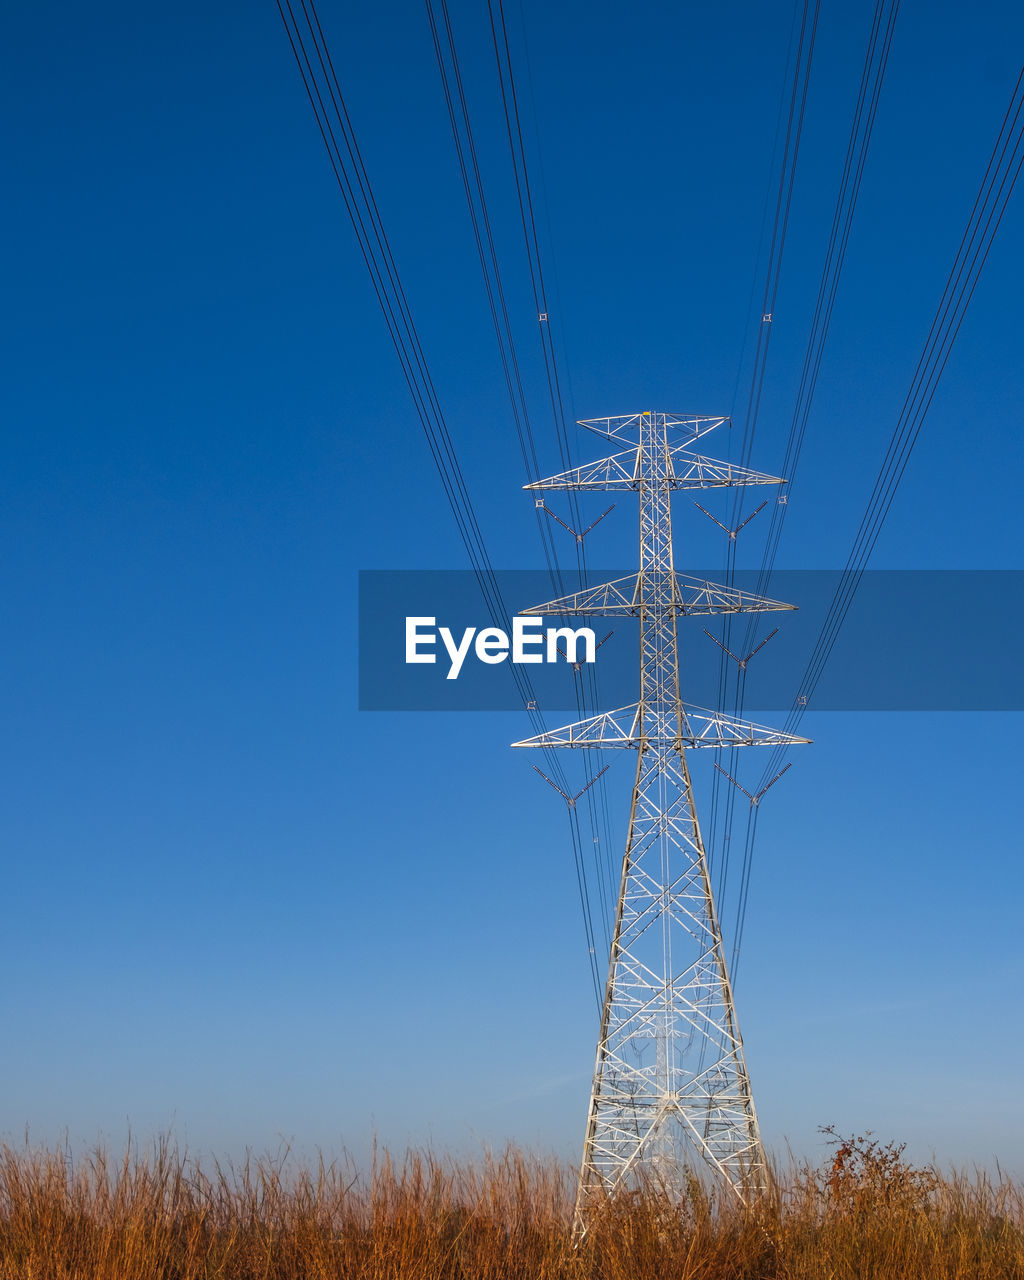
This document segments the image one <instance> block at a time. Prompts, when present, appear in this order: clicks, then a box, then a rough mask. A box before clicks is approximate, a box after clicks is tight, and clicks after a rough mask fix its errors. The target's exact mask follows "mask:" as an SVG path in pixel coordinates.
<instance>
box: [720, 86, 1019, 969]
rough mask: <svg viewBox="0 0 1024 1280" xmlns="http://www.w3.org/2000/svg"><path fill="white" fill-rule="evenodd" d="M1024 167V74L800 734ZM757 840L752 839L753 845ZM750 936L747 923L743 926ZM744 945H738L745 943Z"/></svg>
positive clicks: (852, 558)
mask: <svg viewBox="0 0 1024 1280" xmlns="http://www.w3.org/2000/svg"><path fill="white" fill-rule="evenodd" d="M1022 164H1024V68H1022V69H1021V73H1020V75H1019V76H1018V78H1017V82H1016V84H1015V86H1014V89H1013V93H1012V94H1011V96H1010V103H1009V106H1008V107H1007V109H1006V113H1005V115H1004V117H1003V121H1002V124H1001V126H1000V129H999V133H998V135H997V137H996V142H995V146H994V147H993V150H992V154H991V156H990V157H989V161H988V164H987V166H986V168H985V173H984V175H983V177H982V180H981V184H980V186H979V189H978V193H977V195H976V196H975V200H974V204H973V206H972V208H971V213H970V216H969V217H968V220H967V225H966V227H965V229H964V232H963V235H962V236H961V239H960V245H959V247H958V249H957V253H956V256H955V258H954V260H953V265H952V267H951V268H950V272H949V275H948V277H947V279H946V285H945V288H944V289H943V291H942V296H941V298H940V299H939V304H938V307H937V308H936V311H935V315H934V317H933V319H932V323H931V327H930V328H929V330H928V335H927V337H926V339H925V343H924V347H923V348H922V351H921V355H920V356H919V357H918V361H917V365H916V367H915V369H914V373H913V376H912V378H911V382H910V388H909V390H908V392H907V395H906V398H905V399H904V402H903V407H902V409H901V411H900V414H899V417H898V419H897V422H896V426H895V428H894V429H893V433H892V436H891V437H890V440H889V445H888V448H887V449H886V452H885V456H884V457H883V459H882V464H881V466H880V468H879V471H878V475H877V477H876V479H875V484H874V487H873V489H872V491H871V495H870V497H869V499H868V503H867V506H866V508H865V511H864V515H863V516H862V518H861V522H860V526H859V527H858V530H857V534H856V536H855V538H854V541H853V546H852V548H851V550H850V553H849V556H848V557H847V561H846V566H845V568H844V570H843V573H842V575H841V577H840V582H839V585H838V586H837V588H836V591H835V594H834V595H833V598H832V601H831V603H830V605H829V608H828V612H827V613H826V616H825V620H824V622H823V623H822V626H821V630H820V631H819V633H818V637H817V639H816V641H815V644H814V647H813V648H812V650H811V654H810V656H809V658H808V660H807V665H806V667H805V669H804V673H803V676H802V678H801V681H800V685H799V687H798V689H797V693H796V696H795V698H794V701H793V706H792V708H791V710H790V712H789V715H788V717H787V720H786V729H787V730H788V731H789V732H792V731H793V730H794V729H795V728H796V726H797V725H799V723H800V721H801V720H802V719H803V716H804V713H805V711H806V710H807V708H808V706H809V704H810V701H811V698H812V697H813V695H814V691H815V689H816V688H817V685H818V682H819V680H820V679H821V675H822V672H823V671H824V669H825V665H826V664H827V662H828V660H829V658H830V656H831V654H832V650H833V649H834V648H835V644H836V640H837V638H838V636H839V632H840V630H841V628H842V626H843V623H844V621H845V620H846V616H847V614H848V613H849V610H850V606H851V604H852V603H853V599H854V596H855V595H856V593H857V589H858V587H859V586H860V582H861V579H862V578H863V576H864V571H865V569H866V568H867V564H868V561H869V559H870V557H871V553H872V551H873V550H874V547H875V544H876V542H877V541H878V536H879V534H880V533H881V530H882V526H883V524H884V523H885V519H886V516H887V515H888V513H889V510H890V508H891V507H892V503H893V499H894V498H895V496H896V491H897V489H898V488H899V484H900V481H901V480H902V479H903V475H904V473H905V471H906V468H907V464H908V462H909V461H910V455H911V453H912V451H913V448H914V445H915V444H916V443H917V439H918V436H919V435H920V433H921V428H922V427H923V425H924V420H925V417H926V415H927V413H928V410H929V408H930V406H931V403H932V400H933V398H934V396H935V391H936V389H937V387H938V384H939V379H940V378H941V377H942V373H943V370H944V369H945V367H946V363H947V361H948V360H949V356H950V353H951V351H952V349H953V344H954V343H955V341H956V338H957V335H958V333H959V332H960V326H961V325H962V324H963V320H964V316H965V315H966V314H967V308H968V307H969V305H970V302H971V299H972V297H973V296H974V291H975V289H976V288H977V284H978V281H979V279H980V278H981V272H982V270H983V268H984V266H985V262H986V260H987V258H988V255H989V251H990V250H991V247H992V242H993V240H994V239H995V236H996V233H997V231H998V230H999V225H1000V223H1001V222H1002V219H1003V215H1004V213H1005V212H1006V206H1007V204H1008V203H1009V200H1010V196H1011V195H1012V194H1013V189H1014V186H1015V184H1016V182H1017V178H1018V176H1019V174H1020V170H1021V166H1022ZM785 754H786V751H785V748H782V749H779V748H775V749H773V751H772V753H771V756H770V757H769V759H768V763H767V764H766V766H765V770H764V775H763V778H768V777H770V776H771V774H772V773H773V772H775V771H776V770H777V769H778V767H779V764H780V763H781V762H782V760H784V758H785ZM751 840H752V837H751ZM740 929H741V936H742V919H741V922H740ZM737 945H738V943H737Z"/></svg>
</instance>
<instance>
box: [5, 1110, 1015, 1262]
mask: <svg viewBox="0 0 1024 1280" xmlns="http://www.w3.org/2000/svg"><path fill="white" fill-rule="evenodd" d="M830 1132H831V1131H830ZM831 1136H832V1154H831V1155H830V1157H829V1159H828V1160H827V1161H826V1162H825V1164H824V1165H823V1166H822V1167H821V1168H819V1169H813V1168H809V1167H794V1168H793V1169H792V1170H791V1171H790V1173H789V1175H788V1176H787V1177H786V1178H784V1179H781V1180H779V1182H778V1183H777V1185H776V1188H775V1191H774V1193H773V1196H772V1198H771V1201H770V1203H768V1204H766V1205H764V1206H762V1208H761V1209H760V1210H759V1211H758V1212H756V1213H754V1212H743V1211H742V1210H740V1209H738V1208H737V1207H736V1206H735V1205H733V1204H731V1203H729V1202H728V1201H724V1200H722V1199H721V1198H716V1197H715V1196H714V1195H711V1194H708V1193H707V1192H705V1191H704V1190H702V1189H701V1187H700V1186H699V1185H697V1184H696V1183H694V1184H693V1185H692V1187H691V1189H690V1193H689V1195H688V1197H687V1199H686V1201H685V1203H684V1204H683V1206H682V1207H680V1206H679V1205H678V1204H673V1203H672V1202H671V1201H669V1200H668V1199H666V1198H665V1197H663V1196H661V1195H659V1194H658V1193H657V1192H656V1191H655V1190H653V1189H648V1190H646V1191H638V1192H634V1193H632V1194H630V1195H623V1196H619V1197H617V1198H615V1199H613V1200H610V1201H609V1202H607V1203H606V1204H604V1205H602V1206H601V1207H600V1209H599V1210H598V1211H596V1212H595V1214H594V1216H593V1218H592V1221H591V1225H590V1228H589V1230H588V1232H587V1233H586V1235H585V1237H584V1239H583V1240H582V1242H579V1243H577V1244H574V1241H573V1235H572V1229H571V1208H572V1205H571V1198H572V1189H573V1180H574V1171H573V1170H571V1169H567V1168H565V1167H562V1166H559V1165H557V1164H556V1163H554V1162H552V1161H546V1160H536V1159H532V1158H530V1157H528V1156H526V1155H524V1154H522V1153H521V1152H519V1151H516V1150H512V1149H510V1150H508V1151H506V1152H504V1153H503V1154H502V1155H499V1156H485V1157H484V1158H483V1159H482V1160H481V1161H479V1162H478V1163H477V1164H475V1165H467V1164H458V1163H454V1162H452V1161H449V1160H444V1159H439V1158H437V1157H435V1156H433V1155H430V1154H425V1153H421V1152H413V1153H410V1154H408V1155H406V1156H405V1157H403V1158H402V1159H401V1160H400V1161H395V1160H392V1158H391V1157H390V1156H388V1155H387V1154H386V1153H385V1154H383V1155H381V1156H379V1157H378V1158H377V1159H376V1161H375V1162H374V1166H373V1168H372V1170H371V1171H370V1172H369V1173H368V1174H367V1176H366V1177H365V1178H360V1177H357V1176H356V1175H355V1174H354V1173H353V1171H352V1170H351V1169H349V1168H347V1167H345V1166H340V1165H335V1164H327V1163H325V1162H323V1161H321V1162H320V1163H318V1164H317V1165H316V1166H315V1167H310V1168H293V1167H292V1166H291V1164H290V1163H289V1162H288V1161H287V1160H266V1159H264V1160H249V1161H247V1162H246V1163H244V1164H243V1165H242V1166H241V1167H239V1168H237V1169H235V1168H230V1167H229V1168H219V1167H216V1166H214V1167H213V1169H212V1172H205V1171H203V1170H202V1169H201V1168H200V1167H199V1165H198V1164H197V1163H196V1162H194V1161H192V1160H191V1159H189V1158H188V1157H186V1156H184V1155H182V1154H180V1153H179V1152H178V1151H177V1150H176V1148H175V1147H174V1146H173V1144H172V1143H170V1142H168V1141H162V1142H160V1143H158V1144H156V1145H155V1146H154V1147H153V1148H152V1149H151V1150H149V1151H145V1152H141V1151H138V1150H135V1149H131V1148H130V1149H129V1150H128V1152H127V1153H126V1154H125V1155H124V1156H123V1157H122V1158H121V1159H120V1160H118V1161H116V1162H111V1161H110V1159H109V1158H108V1157H107V1155H106V1154H105V1153H104V1152H102V1151H97V1152H96V1153H94V1154H93V1155H92V1156H90V1157H89V1158H88V1159H86V1160H84V1161H82V1162H78V1163H74V1164H73V1163H72V1162H71V1161H70V1160H69V1158H68V1157H67V1156H66V1154H65V1153H64V1152H61V1151H54V1150H37V1149H32V1148H30V1147H28V1146H26V1147H23V1148H12V1147H7V1146H5V1147H0V1280H150V1278H153V1280H156V1278H157V1277H159V1278H160V1280H199V1278H200V1277H202V1278H203V1280H212V1278H213V1277H222V1278H223V1280H319V1278H320V1277H346V1278H348V1277H351V1278H352V1280H355V1278H356V1277H367V1278H369V1277H373V1278H374V1280H378V1278H379V1280H392V1278H393V1280H399V1278H401V1280H412V1278H416V1280H421V1278H422V1280H449V1278H450V1280H499V1277H500V1278H501V1280H505V1278H506V1277H508V1278H512V1277H515V1278H517V1280H518V1278H519V1277H522V1278H523V1280H526V1278H527V1277H528V1278H529V1280H545V1278H548V1277H550V1278H552V1280H553V1278H554V1277H559V1278H561V1277H564V1278H565V1280H597V1278H600V1280H647V1278H648V1277H650V1278H651V1280H655V1278H656V1280H667V1278H669V1277H671V1278H672V1280H677V1278H678V1280H697V1278H698V1277H699V1278H701V1280H704V1278H706V1280H740V1278H742V1280H812V1278H813V1280H832V1278H835V1280H854V1278H856V1280H868V1278H869V1277H878V1278H879V1280H911V1278H913V1280H917V1278H918V1277H920V1280H946V1278H947V1277H950V1278H951V1277H969V1278H970V1280H997V1278H999V1280H1003V1278H1004V1277H1006V1278H1009V1277H1014V1278H1016V1280H1020V1278H1021V1277H1024V1194H1022V1188H1021V1187H1020V1186H1019V1185H1018V1184H1016V1183H1013V1182H1011V1181H1009V1180H1007V1179H1005V1178H1004V1179H996V1180H994V1179H991V1178H990V1177H988V1176H987V1175H985V1174H984V1173H981V1172H978V1173H975V1174H973V1175H971V1176H969V1177H968V1176H966V1175H952V1176H946V1177H942V1176H940V1175H939V1174H938V1172H937V1171H935V1170H933V1169H914V1168H912V1167H910V1166H909V1165H908V1164H907V1163H906V1162H905V1161H904V1159H903V1151H902V1148H899V1147H894V1146H891V1145H890V1146H886V1147H883V1146H881V1145H880V1144H878V1143H876V1142H872V1141H870V1139H869V1138H867V1137H858V1138H850V1139H840V1138H839V1137H838V1136H836V1135H835V1134H834V1133H833V1134H832V1135H831Z"/></svg>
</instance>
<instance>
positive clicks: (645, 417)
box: [577, 409, 732, 446]
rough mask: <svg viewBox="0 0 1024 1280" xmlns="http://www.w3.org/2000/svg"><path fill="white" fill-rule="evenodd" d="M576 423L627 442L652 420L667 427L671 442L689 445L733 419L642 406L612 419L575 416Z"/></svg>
mask: <svg viewBox="0 0 1024 1280" xmlns="http://www.w3.org/2000/svg"><path fill="white" fill-rule="evenodd" d="M577 422H578V424H579V425H580V426H581V427H586V428H587V430H588V431H593V432H594V433H595V434H597V435H599V436H607V437H608V439H609V440H627V441H629V443H630V444H632V443H633V442H634V441H636V440H638V439H639V436H640V430H641V427H642V426H650V425H651V424H652V423H653V424H654V425H656V426H659V427H665V428H668V430H669V431H671V432H672V435H673V437H674V440H673V443H675V444H678V445H683V446H685V445H687V444H691V443H692V442H693V441H694V440H699V439H700V437H701V436H706V435H707V434H708V432H709V431H714V430H715V428H716V427H720V426H722V425H723V424H725V425H728V426H732V419H731V418H727V417H720V416H717V417H716V416H712V415H709V414H698V413H662V412H660V411H658V410H656V409H644V410H643V412H642V413H622V414H619V415H618V416H617V417H614V418H578V419H577Z"/></svg>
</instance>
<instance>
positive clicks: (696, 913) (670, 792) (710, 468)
mask: <svg viewBox="0 0 1024 1280" xmlns="http://www.w3.org/2000/svg"><path fill="white" fill-rule="evenodd" d="M727 421H728V419H726V418H712V417H692V416H677V415H675V414H670V413H654V412H647V413H639V414H632V415H627V416H623V417H617V418H600V419H592V420H589V421H583V422H581V423H580V425H581V426H584V427H587V428H588V429H590V430H591V431H595V432H597V433H598V434H599V435H603V436H606V437H609V438H611V439H612V440H616V441H625V442H628V443H629V444H630V447H629V448H628V449H627V450H626V452H624V453H618V454H615V455H614V456H612V457H610V458H602V459H601V460H600V461H598V462H592V463H589V464H588V465H586V466H582V467H576V468H574V469H573V470H571V471H567V472H564V473H563V474H561V475H557V476H552V477H550V478H549V479H547V480H540V481H537V482H536V483H535V484H531V485H527V486H526V487H527V488H528V489H539V490H547V489H573V490H583V491H589V490H598V489H601V490H607V489H616V490H628V491H633V492H635V493H636V494H637V495H638V497H639V504H640V522H639V540H640V567H639V572H637V573H635V574H631V575H630V576H629V577H627V578H621V579H618V580H616V581H614V582H607V583H603V584H602V585H600V586H596V587H590V588H587V589H586V590H583V591H579V592H576V593H575V594H573V595H570V596H565V597H563V598H562V599H559V600H553V601H549V602H548V603H546V604H542V605H536V606H534V607H533V608H530V609H526V610H524V612H525V613H530V614H556V615H561V614H582V615H587V616H599V617H606V616H625V617H636V618H638V619H639V622H640V698H639V701H638V702H635V703H633V704H631V705H630V706H627V707H621V708H619V709H618V710H616V711H608V712H605V713H603V714H601V715H595V716H592V717H590V718H589V719H586V720H581V721H579V722H577V723H576V724H571V725H566V726H565V727H564V728H561V729H554V730H551V731H550V732H547V733H543V734H540V735H539V736H537V737H534V738H527V739H526V740H524V741H523V742H517V743H515V744H514V745H515V746H517V747H579V748H588V747H589V748H603V747H614V748H620V749H627V750H634V751H636V753H637V767H636V781H635V783H634V786H633V799H632V804H631V807H630V814H629V834H628V837H627V841H626V851H625V855H624V857H623V860H622V878H621V883H620V888H619V897H618V904H617V908H616V914H615V928H614V933H613V936H612V943H611V952H610V955H609V959H608V978H607V982H606V984H605V992H604V1003H603V1008H602V1013H601V1028H600V1033H599V1036H598V1042H597V1061H596V1064H595V1067H594V1081H593V1087H592V1090H591V1095H590V1110H589V1115H588V1119H587V1131H586V1139H585V1142H584V1147H583V1161H582V1167H581V1170H580V1181H579V1193H578V1198H577V1207H576V1212H577V1225H578V1226H579V1225H581V1224H582V1222H583V1220H584V1216H585V1214H586V1211H587V1208H588V1205H589V1204H590V1203H591V1201H592V1199H593V1198H594V1196H595V1195H598V1194H602V1193H606V1192H611V1191H614V1190H616V1189H617V1188H619V1187H623V1186H629V1185H630V1184H631V1183H632V1182H635V1181H636V1180H637V1178H639V1177H648V1178H650V1177H653V1178H654V1179H655V1180H656V1181H657V1182H658V1183H660V1185H662V1186H663V1187H664V1188H665V1189H666V1190H669V1191H670V1192H674V1193H681V1192H682V1191H683V1189H684V1186H685V1180H686V1174H687V1171H688V1170H689V1171H693V1170H694V1169H695V1168H696V1167H700V1165H699V1164H698V1162H699V1161H703V1162H706V1164H707V1165H708V1166H710V1168H711V1170H713V1171H714V1172H715V1173H717V1174H718V1175H719V1176H720V1177H721V1178H722V1179H724V1181H725V1183H726V1184H727V1186H729V1187H730V1188H731V1189H732V1190H733V1191H734V1192H735V1193H736V1194H737V1196H739V1197H740V1199H741V1200H743V1201H744V1202H750V1201H752V1200H753V1199H755V1198H756V1197H757V1196H758V1195H759V1194H760V1193H761V1192H762V1191H763V1190H764V1188H765V1185H766V1179H767V1166H766V1163H765V1156H764V1149H763V1147H762V1145H761V1137H760V1133H759V1130H758V1125H757V1115H756V1113H755V1111H754V1099H753V1095H752V1093H751V1088H750V1079H749V1076H748V1075H747V1067H746V1062H745V1059H744V1054H743V1040H742V1037H741V1036H740V1029H739V1023H738V1021H737V1018H736V1009H735V1006H734V1003H733V996H732V988H731V985H730V981H729V974H728V971H727V968H726V963H725V953H724V948H723V945H722V931H721V927H720V925H719V920H718V914H717V910H716V907H715V901H714V897H713V894H712V890H711V879H710V875H709V872H708V862H707V856H706V853H705V850H704V843H703V840H702V838H701V833H700V826H699V824H698V821H697V813H696V809H695V806H694V798H693V787H692V784H691V782H690V772H689V768H688V766H687V760H686V752H687V750H688V749H691V748H696V747H738V746H757V745H764V746H770V745H781V744H786V745H789V744H791V743H797V742H807V741H808V739H806V738H797V737H794V736H793V735H791V734H787V733H782V732H779V731H777V730H775V729H768V728H764V727H762V726H760V725H755V724H749V723H746V722H743V721H739V720H735V719H733V718H731V717H729V716H726V715H723V714H722V713H721V712H719V711H711V710H707V709H704V708H699V707H692V706H690V705H688V704H686V703H683V702H681V701H680V688H679V651H678V645H677V639H676V619H677V618H678V617H680V616H690V615H698V616H701V615H703V616H706V615H709V614H726V613H748V612H757V611H766V610H778V609H791V608H793V607H794V606H792V605H788V604H782V603H780V602H779V601H776V600H768V599H765V598H764V597H761V596H756V595H752V594H750V593H749V592H745V591H740V590H737V589H736V588H734V587H728V586H718V585H716V584H715V583H712V582H705V581H703V580H702V579H699V578H694V577H688V576H686V575H684V574H678V573H676V571H675V566H674V563H673V554H672V520H671V494H672V491H673V490H674V489H706V488H725V487H734V486H738V485H758V484H781V483H782V481H781V480H780V479H779V478H778V477H775V476H768V475H762V474H761V473H760V472H757V471H751V470H749V469H747V468H745V467H740V466H736V465H734V464H732V463H726V462H715V461H713V460H712V459H709V458H705V457H702V456H700V455H699V454H696V453H694V452H693V451H692V446H693V444H694V442H695V441H696V440H697V439H698V438H699V437H700V436H703V435H705V434H706V433H707V432H708V431H711V430H713V429H714V428H715V427H718V426H720V425H721V424H722V423H724V422H727ZM695 1157H696V1158H697V1159H696V1160H695Z"/></svg>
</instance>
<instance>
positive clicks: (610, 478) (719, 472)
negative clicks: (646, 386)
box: [523, 445, 785, 492]
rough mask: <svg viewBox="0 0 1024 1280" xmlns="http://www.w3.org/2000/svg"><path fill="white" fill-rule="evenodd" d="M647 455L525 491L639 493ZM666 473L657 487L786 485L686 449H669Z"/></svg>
mask: <svg viewBox="0 0 1024 1280" xmlns="http://www.w3.org/2000/svg"><path fill="white" fill-rule="evenodd" d="M643 461H644V459H643V451H642V450H641V449H639V448H637V449H630V450H628V451H627V452H626V453H615V454H612V456H611V457H609V458H599V459H598V460H597V461H596V462H587V463H585V464H584V465H583V466H581V467H573V468H572V469H571V470H570V471H563V472H561V473H560V474H558V475H556V476H548V477H547V478H546V479H545V480H536V481H534V483H533V484H527V485H524V486H523V488H524V489H529V490H548V489H575V490H598V489H601V490H608V489H614V490H628V491H633V492H639V490H640V489H641V487H643V486H644V485H647V484H649V483H650V477H648V476H645V475H644V474H643ZM662 462H663V472H662V474H661V475H660V476H659V477H658V480H657V484H658V487H659V488H661V489H735V488H738V487H740V486H746V485H754V484H785V481H784V480H783V479H782V477H781V476H770V475H766V474H765V473H764V472H763V471H752V470H751V469H750V467H741V466H739V465H738V464H737V463H735V462H718V461H717V460H716V459H714V458H705V457H704V456H703V455H701V454H697V453H691V452H690V451H689V450H688V449H686V448H685V447H684V446H682V445H676V446H671V447H669V448H668V449H667V450H666V451H665V454H664V456H663V459H662Z"/></svg>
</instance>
